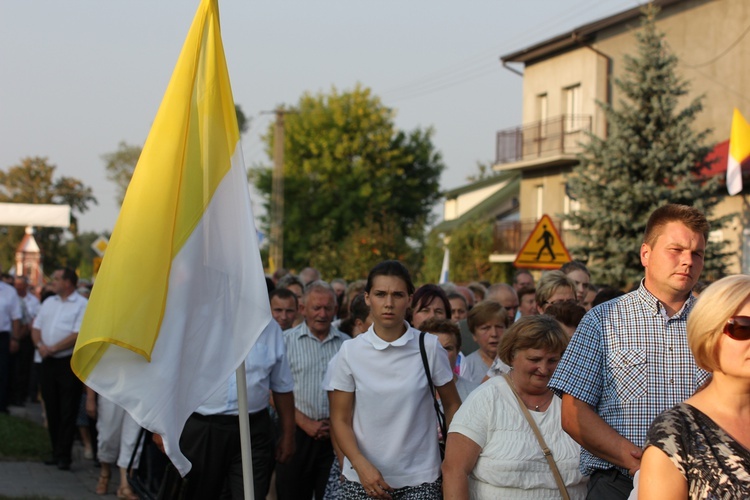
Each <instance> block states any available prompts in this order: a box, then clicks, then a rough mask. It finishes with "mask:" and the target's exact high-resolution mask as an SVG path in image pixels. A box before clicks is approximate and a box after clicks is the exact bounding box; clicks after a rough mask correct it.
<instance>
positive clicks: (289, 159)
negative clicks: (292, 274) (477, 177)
mask: <svg viewBox="0 0 750 500" xmlns="http://www.w3.org/2000/svg"><path fill="white" fill-rule="evenodd" d="M288 111H289V112H288V113H286V115H285V121H284V266H285V267H288V268H292V269H294V268H301V267H304V266H306V265H309V264H311V263H313V262H317V263H319V264H318V265H320V263H321V260H322V259H321V256H322V255H329V256H333V255H335V256H339V257H337V259H336V260H333V261H331V262H328V263H327V264H326V265H327V266H328V267H330V274H327V276H334V275H335V276H338V275H342V276H351V277H354V274H356V277H361V276H362V274H361V269H360V268H361V266H360V265H358V264H356V263H355V262H354V261H353V260H351V259H348V257H343V256H344V255H346V254H347V252H349V251H354V249H355V248H357V247H358V244H357V241H361V239H362V238H360V239H359V240H358V239H357V238H356V237H355V236H354V235H355V233H356V234H358V235H360V236H363V237H364V236H366V235H365V233H367V232H368V231H372V236H373V237H378V238H379V236H382V238H379V243H378V245H380V246H379V247H378V248H379V251H380V252H381V254H382V255H396V256H401V255H406V254H407V253H409V251H410V250H411V251H413V249H412V247H413V245H414V244H415V243H416V244H418V243H419V241H420V240H421V239H422V237H421V234H422V233H423V231H424V227H425V224H426V223H427V222H428V220H429V216H430V211H431V209H432V206H433V205H434V204H435V203H436V202H437V201H438V199H439V196H440V195H439V178H440V173H441V172H442V171H443V169H444V165H443V163H442V160H441V157H440V154H439V153H438V152H436V151H435V148H434V146H433V144H432V130H431V129H426V130H420V129H416V130H413V131H411V132H404V131H400V130H397V129H396V127H395V126H394V123H393V112H392V111H391V110H390V109H389V108H387V107H385V106H384V105H383V104H382V103H381V102H380V99H378V98H377V97H375V96H373V95H372V94H371V92H370V90H369V89H366V88H362V87H360V86H357V87H356V88H355V89H354V90H352V91H347V92H338V91H337V90H336V89H333V90H332V91H331V93H329V94H327V95H325V94H323V93H319V94H317V95H312V94H304V95H303V96H302V97H301V98H300V100H299V103H298V104H297V106H296V107H294V108H293V109H290V110H288ZM263 140H264V142H265V143H266V147H267V153H268V155H269V157H272V153H271V152H272V151H273V145H274V140H275V138H274V126H273V125H270V126H269V129H268V131H267V133H266V134H265V136H264V137H263ZM253 179H254V181H255V185H256V187H257V188H258V190H259V191H260V193H262V194H263V195H264V196H265V198H266V208H267V211H269V213H270V196H271V185H272V168H270V167H261V168H259V169H257V170H255V171H254V172H253ZM266 226H267V227H268V221H266ZM384 230H386V231H387V233H388V234H385V233H384V232H383V231H384ZM365 239H367V238H365ZM368 241H369V240H368ZM360 250H362V248H360Z"/></svg>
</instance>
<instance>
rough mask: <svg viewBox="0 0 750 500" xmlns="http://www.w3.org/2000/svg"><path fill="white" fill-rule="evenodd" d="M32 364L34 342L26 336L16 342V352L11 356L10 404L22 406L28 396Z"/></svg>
mask: <svg viewBox="0 0 750 500" xmlns="http://www.w3.org/2000/svg"><path fill="white" fill-rule="evenodd" d="M32 364H34V341H33V340H31V336H30V335H27V336H26V337H24V338H22V339H21V340H20V341H19V342H18V352H17V353H15V354H12V355H11V363H10V366H11V374H10V395H9V400H10V404H12V405H18V406H23V405H24V403H26V398H27V397H28V394H29V379H30V377H31V365H32Z"/></svg>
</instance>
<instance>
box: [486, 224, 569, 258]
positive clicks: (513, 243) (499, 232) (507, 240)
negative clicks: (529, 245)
mask: <svg viewBox="0 0 750 500" xmlns="http://www.w3.org/2000/svg"><path fill="white" fill-rule="evenodd" d="M551 219H552V223H553V224H554V225H555V228H557V231H558V232H559V233H560V239H561V240H562V242H563V244H565V245H566V246H567V243H568V240H569V239H570V238H569V237H570V236H571V235H572V233H571V231H570V230H567V229H563V221H562V219H560V218H555V217H551ZM537 222H539V221H537V220H536V219H525V220H520V221H518V220H515V221H496V222H495V230H494V244H493V247H492V253H494V254H500V255H510V254H514V255H515V254H518V252H520V251H521V247H522V246H523V244H524V243H526V240H527V239H528V238H529V235H530V234H531V232H532V231H533V230H534V228H535V227H536V224H537Z"/></svg>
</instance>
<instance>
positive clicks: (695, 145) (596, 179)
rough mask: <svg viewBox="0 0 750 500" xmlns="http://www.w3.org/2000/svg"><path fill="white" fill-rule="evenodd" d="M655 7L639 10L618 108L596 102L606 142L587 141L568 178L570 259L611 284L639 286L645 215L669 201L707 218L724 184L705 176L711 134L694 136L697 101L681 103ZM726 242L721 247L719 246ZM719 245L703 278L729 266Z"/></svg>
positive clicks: (683, 94) (683, 92)
mask: <svg viewBox="0 0 750 500" xmlns="http://www.w3.org/2000/svg"><path fill="white" fill-rule="evenodd" d="M656 13H657V9H656V8H655V7H653V6H650V7H647V8H646V9H644V16H643V20H642V26H641V29H640V30H639V31H638V32H637V33H636V40H637V48H638V55H637V57H634V56H625V59H624V61H625V65H624V69H625V72H624V75H623V77H622V78H618V79H615V80H614V84H615V86H616V88H617V89H619V91H620V92H621V95H622V98H621V99H620V100H619V101H618V106H617V108H615V107H614V106H612V105H610V104H607V103H602V102H599V103H598V105H599V106H600V107H601V108H602V109H603V111H604V113H605V115H606V118H607V124H608V134H607V137H606V138H600V137H596V136H593V135H592V136H591V137H590V142H589V143H588V144H586V145H585V146H584V151H583V153H582V154H581V155H580V163H579V165H578V166H577V167H576V169H575V170H574V175H573V176H572V177H571V179H570V181H569V190H570V194H571V196H572V197H573V198H576V199H578V200H580V201H581V202H582V207H581V210H580V211H578V212H576V213H573V214H571V215H569V216H568V217H567V219H568V220H569V221H570V222H571V223H572V224H573V225H575V226H579V227H580V229H579V230H578V231H577V232H576V235H577V238H578V239H579V240H580V244H579V245H577V246H573V247H572V248H571V251H572V252H573V254H574V255H575V256H576V257H577V258H579V259H581V260H583V261H585V262H587V263H588V265H589V268H590V269H591V271H592V281H594V282H596V283H606V284H610V285H615V286H621V287H625V286H631V285H633V284H636V283H637V282H638V281H639V280H640V278H641V276H642V274H643V269H642V266H641V262H640V256H639V249H640V246H641V242H642V238H643V232H644V229H645V226H646V222H647V220H648V216H649V214H650V213H651V212H652V211H653V210H654V209H656V208H658V207H659V206H662V205H664V204H666V203H680V204H685V205H692V206H695V207H696V208H698V209H700V210H702V211H703V212H704V213H705V214H706V216H707V217H708V218H709V220H710V221H711V222H712V224H711V225H712V228H713V229H717V228H720V227H721V226H722V225H723V224H725V223H727V222H728V220H727V218H726V217H725V218H721V219H714V220H711V214H712V210H713V208H714V207H715V206H716V204H717V203H718V202H719V201H720V197H721V194H722V183H721V182H720V179H718V178H717V177H713V178H708V177H707V176H706V175H705V172H706V171H707V169H708V168H710V166H711V165H710V163H708V161H707V160H706V156H707V155H708V153H709V152H710V151H711V150H712V146H711V145H709V144H707V137H708V134H709V132H710V131H709V130H702V131H698V132H695V131H693V129H692V128H691V127H692V124H693V122H694V121H695V119H696V116H697V115H698V113H699V112H700V111H701V109H702V105H701V102H702V97H697V98H694V99H692V100H691V101H689V102H687V104H686V105H685V106H684V107H682V108H681V109H679V108H678V106H679V105H680V104H681V103H684V102H686V99H687V94H688V92H689V85H688V82H687V81H685V80H683V79H682V78H681V77H679V76H678V75H677V74H676V72H675V70H676V66H677V58H676V56H675V55H674V54H672V53H671V52H670V51H669V48H668V46H667V43H666V41H665V36H664V34H663V33H661V32H659V31H658V30H657V29H656V26H655V16H656ZM724 243H725V242H724ZM726 257H727V253H726V252H725V251H724V244H722V243H718V244H717V243H713V242H712V243H710V244H709V245H708V248H707V255H706V271H704V277H707V278H708V279H715V278H716V277H718V276H719V275H720V274H722V273H723V272H724V269H725V268H726V260H727V259H726Z"/></svg>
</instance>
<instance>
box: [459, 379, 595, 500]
mask: <svg viewBox="0 0 750 500" xmlns="http://www.w3.org/2000/svg"><path fill="white" fill-rule="evenodd" d="M560 410H561V401H560V398H558V397H553V398H552V402H551V403H550V406H549V408H548V409H547V410H546V411H544V412H535V411H532V412H530V413H531V415H532V418H534V420H535V422H536V424H537V426H538V427H539V430H540V431H541V432H542V435H543V436H544V440H545V441H546V442H547V446H549V448H550V450H551V451H552V456H553V457H554V459H555V462H556V463H557V468H558V469H559V470H560V474H561V476H562V478H563V481H564V482H565V485H566V486H567V488H568V493H569V494H570V498H572V499H584V498H586V482H587V481H588V478H585V477H584V476H582V475H581V473H580V472H579V470H578V460H579V455H580V448H579V446H578V444H577V443H576V442H575V441H573V439H572V438H571V437H570V436H568V434H567V433H566V432H565V431H563V429H562V424H561V423H560V413H561V411H560ZM450 432H456V433H459V434H462V435H464V436H466V437H468V438H469V439H471V440H472V441H474V442H475V443H477V444H478V445H479V446H480V447H481V448H482V451H481V452H480V454H479V458H478V460H477V463H476V465H475V466H474V470H473V471H472V473H471V475H470V476H469V493H470V498H472V499H497V498H513V499H540V500H542V499H550V500H551V499H555V500H557V499H559V498H560V492H559V490H558V488H557V483H555V478H554V475H553V474H552V471H551V470H550V467H549V464H548V463H547V460H546V459H545V458H544V454H543V453H542V449H541V446H540V445H539V441H537V439H536V436H535V435H534V433H533V431H532V430H531V427H530V426H529V423H528V422H527V421H526V418H525V417H524V416H523V412H522V411H521V408H520V407H519V406H518V401H517V400H516V398H515V396H514V395H513V392H512V391H511V389H510V387H509V386H508V383H507V382H506V381H505V379H504V378H503V377H496V378H492V379H490V380H488V381H487V382H485V383H484V384H482V385H481V386H480V387H479V388H478V389H476V390H475V391H474V392H472V393H471V396H469V398H468V399H467V400H466V401H465V402H464V403H463V404H462V405H461V408H460V409H459V410H458V412H457V413H456V415H455V416H454V417H453V422H452V423H451V426H450V430H449V433H450Z"/></svg>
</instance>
